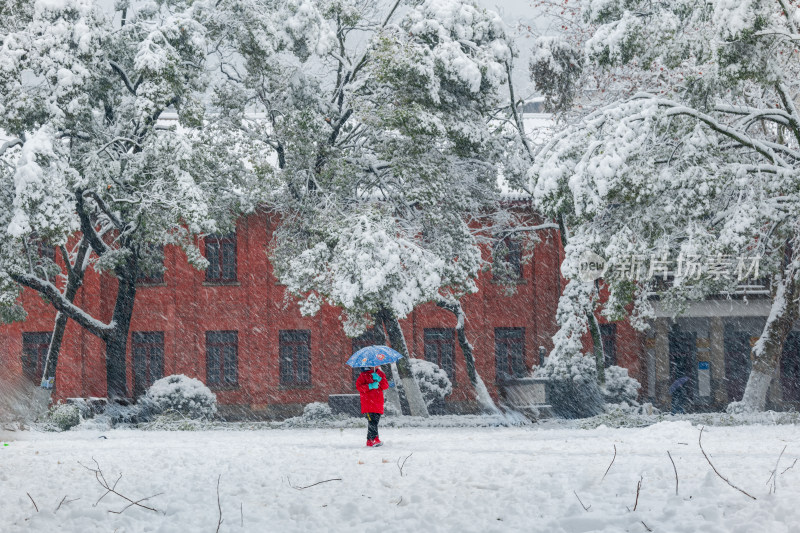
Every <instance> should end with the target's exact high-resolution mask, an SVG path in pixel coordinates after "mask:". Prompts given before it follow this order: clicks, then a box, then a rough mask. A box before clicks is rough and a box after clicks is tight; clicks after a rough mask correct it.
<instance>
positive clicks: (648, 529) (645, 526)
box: [639, 520, 653, 531]
mask: <svg viewBox="0 0 800 533" xmlns="http://www.w3.org/2000/svg"><path fill="white" fill-rule="evenodd" d="M639 521H640V522H641V523H642V525H643V526H644V528H645V529H646V530H647V531H653V530H652V529H650V528H649V527H647V524H645V523H644V520H639Z"/></svg>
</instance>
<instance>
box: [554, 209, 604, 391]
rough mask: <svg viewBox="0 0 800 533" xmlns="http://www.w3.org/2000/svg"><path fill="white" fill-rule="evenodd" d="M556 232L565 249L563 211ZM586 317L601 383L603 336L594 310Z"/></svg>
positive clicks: (602, 377)
mask: <svg viewBox="0 0 800 533" xmlns="http://www.w3.org/2000/svg"><path fill="white" fill-rule="evenodd" d="M558 233H559V236H560V237H561V247H562V248H563V249H565V250H566V248H567V242H569V230H568V229H567V224H566V222H565V221H564V215H563V213H562V214H561V215H560V216H559V217H558ZM596 283H597V282H596V281H595V290H597V284H596ZM586 319H587V322H588V323H589V333H591V335H592V345H593V346H594V364H595V369H596V370H597V383H598V384H600V385H602V384H603V383H605V381H606V370H605V369H606V356H605V353H603V336H602V334H601V333H600V325H599V324H598V323H597V317H596V316H595V314H594V310H591V311H587V312H586ZM540 362H541V361H540Z"/></svg>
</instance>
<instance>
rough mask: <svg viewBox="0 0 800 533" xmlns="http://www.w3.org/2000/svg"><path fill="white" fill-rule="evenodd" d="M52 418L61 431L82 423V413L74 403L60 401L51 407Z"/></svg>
mask: <svg viewBox="0 0 800 533" xmlns="http://www.w3.org/2000/svg"><path fill="white" fill-rule="evenodd" d="M50 420H51V421H52V422H53V423H54V424H55V425H56V426H58V428H59V429H61V431H67V430H69V429H70V428H73V427H75V426H77V425H78V424H80V423H81V415H80V412H79V411H78V408H77V407H75V406H74V405H70V404H66V403H58V404H56V405H54V406H53V407H52V408H51V409H50Z"/></svg>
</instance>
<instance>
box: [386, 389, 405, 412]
mask: <svg viewBox="0 0 800 533" xmlns="http://www.w3.org/2000/svg"><path fill="white" fill-rule="evenodd" d="M402 414H403V413H402V412H401V411H400V410H399V409H398V408H397V406H396V405H395V404H394V403H393V402H391V401H389V395H388V394H384V397H383V415H384V416H400V415H402Z"/></svg>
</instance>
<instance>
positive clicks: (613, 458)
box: [600, 444, 617, 483]
mask: <svg viewBox="0 0 800 533" xmlns="http://www.w3.org/2000/svg"><path fill="white" fill-rule="evenodd" d="M616 459H617V445H616V444H615V445H614V457H612V458H611V464H610V465H608V468H606V472H605V474H603V477H602V478H600V483H602V482H603V480H604V479H605V478H606V474H608V471H609V470H611V467H612V465H613V464H614V461H616Z"/></svg>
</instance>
